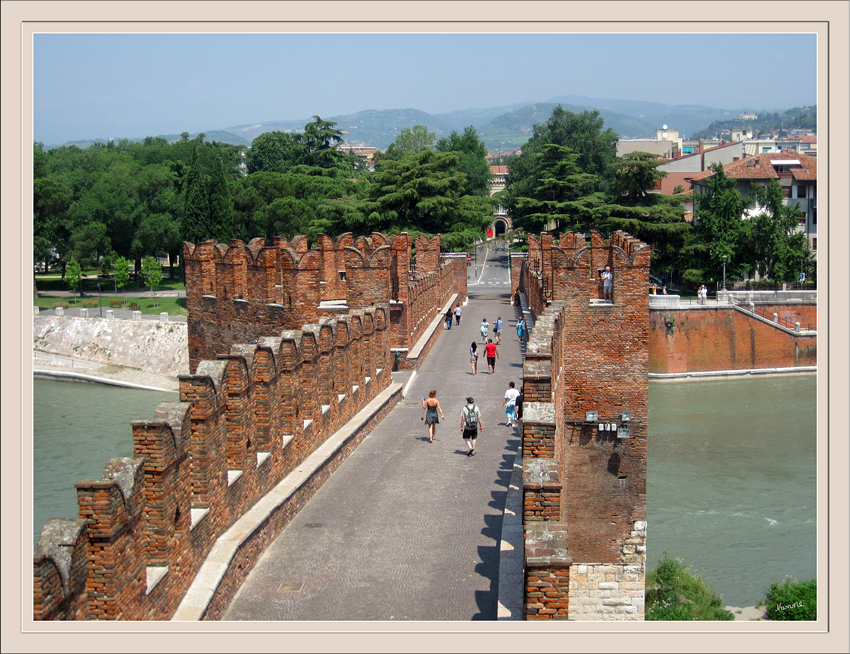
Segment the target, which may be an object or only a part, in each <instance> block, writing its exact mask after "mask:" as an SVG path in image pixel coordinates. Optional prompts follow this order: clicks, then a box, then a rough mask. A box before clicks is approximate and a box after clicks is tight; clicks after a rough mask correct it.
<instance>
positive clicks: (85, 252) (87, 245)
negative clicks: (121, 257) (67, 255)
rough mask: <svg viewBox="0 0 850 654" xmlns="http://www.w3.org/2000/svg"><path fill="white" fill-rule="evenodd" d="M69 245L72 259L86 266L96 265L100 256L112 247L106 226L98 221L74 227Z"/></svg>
mask: <svg viewBox="0 0 850 654" xmlns="http://www.w3.org/2000/svg"><path fill="white" fill-rule="evenodd" d="M70 246H71V256H72V257H73V259H74V260H76V261H77V262H79V264H80V265H81V266H84V267H86V268H95V267H97V265H98V263H99V261H100V257H101V256H102V255H104V254H106V253H107V252H109V251H110V250H111V249H112V243H111V241H110V239H109V236H108V235H107V227H106V225H104V224H103V223H99V222H92V223H88V224H86V225H83V226H82V227H79V228H78V229H75V230H74V232H73V234H71V239H70Z"/></svg>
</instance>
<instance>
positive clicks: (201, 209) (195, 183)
mask: <svg viewBox="0 0 850 654" xmlns="http://www.w3.org/2000/svg"><path fill="white" fill-rule="evenodd" d="M184 198H185V199H184V204H183V223H182V224H181V226H180V237H181V238H182V239H183V240H184V241H189V242H190V243H202V242H203V241H206V240H207V239H208V238H209V229H208V222H207V219H208V216H209V211H210V207H209V198H208V195H207V185H206V183H205V181H204V175H203V173H202V172H201V167H200V165H199V164H198V156H197V151H196V150H195V149H194V148H193V149H192V164H191V166H190V168H189V174H188V177H187V178H186V185H185V195H184Z"/></svg>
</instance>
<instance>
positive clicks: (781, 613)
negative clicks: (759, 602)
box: [764, 579, 818, 620]
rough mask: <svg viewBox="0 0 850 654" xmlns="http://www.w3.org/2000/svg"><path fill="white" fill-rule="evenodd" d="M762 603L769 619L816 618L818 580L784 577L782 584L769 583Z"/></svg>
mask: <svg viewBox="0 0 850 654" xmlns="http://www.w3.org/2000/svg"><path fill="white" fill-rule="evenodd" d="M764 604H765V605H766V607H767V617H768V618H770V619H771V620H817V619H818V582H817V580H816V579H810V580H809V581H804V582H792V581H791V580H790V579H786V580H785V583H783V584H771V585H770V587H769V588H768V589H767V595H766V597H765V600H764Z"/></svg>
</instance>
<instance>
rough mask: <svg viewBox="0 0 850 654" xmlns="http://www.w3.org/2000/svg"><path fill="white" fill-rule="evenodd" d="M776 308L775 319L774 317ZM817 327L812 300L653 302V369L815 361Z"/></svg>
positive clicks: (671, 370) (721, 368) (776, 366)
mask: <svg viewBox="0 0 850 654" xmlns="http://www.w3.org/2000/svg"><path fill="white" fill-rule="evenodd" d="M661 297H662V298H663V297H664V296H661ZM668 297H669V296H668ZM774 314H775V315H776V321H774V320H773V319H771V317H772V316H774ZM797 323H799V325H800V330H799V331H798V330H797V328H796V325H797ZM806 327H808V329H806ZM816 328H817V306H816V305H812V304H810V303H809V304H799V303H792V304H781V305H780V304H774V303H770V304H764V305H759V306H757V307H756V311H752V310H750V308H749V307H747V308H744V307H741V306H738V305H734V304H715V305H678V304H677V303H671V304H670V305H669V306H655V307H654V306H653V303H652V302H651V303H650V310H649V372H650V373H651V374H673V373H690V372H709V371H727V370H761V369H787V368H808V367H811V366H816V365H817V331H816Z"/></svg>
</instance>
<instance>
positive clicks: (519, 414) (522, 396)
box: [514, 385, 525, 422]
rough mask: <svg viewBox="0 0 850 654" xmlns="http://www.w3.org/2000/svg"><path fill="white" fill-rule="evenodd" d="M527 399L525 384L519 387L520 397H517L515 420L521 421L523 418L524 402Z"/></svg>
mask: <svg viewBox="0 0 850 654" xmlns="http://www.w3.org/2000/svg"><path fill="white" fill-rule="evenodd" d="M524 400H525V385H522V386H520V387H519V397H518V398H517V399H516V420H515V421H514V422H519V421H520V420H522V403H523V401H524Z"/></svg>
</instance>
